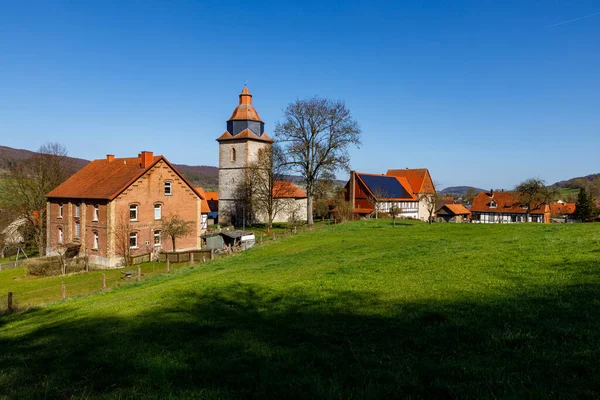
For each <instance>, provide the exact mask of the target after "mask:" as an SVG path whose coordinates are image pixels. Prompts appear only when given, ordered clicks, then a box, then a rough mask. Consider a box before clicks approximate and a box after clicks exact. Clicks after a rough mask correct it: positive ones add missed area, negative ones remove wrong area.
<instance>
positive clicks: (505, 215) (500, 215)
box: [471, 190, 550, 224]
mask: <svg viewBox="0 0 600 400" xmlns="http://www.w3.org/2000/svg"><path fill="white" fill-rule="evenodd" d="M527 211H528V210H527V207H526V206H524V205H522V204H521V203H520V202H519V194H518V193H516V192H494V191H493V190H492V191H489V192H481V193H479V194H478V195H477V196H475V198H474V199H473V202H472V205H471V222H473V223H482V224H501V223H503V224H508V223H516V222H538V223H549V222H550V207H549V206H548V205H547V204H543V205H541V206H540V207H538V208H536V209H534V210H529V219H527Z"/></svg>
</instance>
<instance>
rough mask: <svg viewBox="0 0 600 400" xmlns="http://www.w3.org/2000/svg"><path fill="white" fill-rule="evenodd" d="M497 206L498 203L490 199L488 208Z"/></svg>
mask: <svg viewBox="0 0 600 400" xmlns="http://www.w3.org/2000/svg"><path fill="white" fill-rule="evenodd" d="M497 206H498V203H496V202H495V201H494V200H492V201H491V202H490V208H496V207H497Z"/></svg>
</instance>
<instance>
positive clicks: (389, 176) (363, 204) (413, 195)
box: [345, 168, 435, 221]
mask: <svg viewBox="0 0 600 400" xmlns="http://www.w3.org/2000/svg"><path fill="white" fill-rule="evenodd" d="M434 194H435V187H434V185H433V181H432V180H431V176H430V174H429V171H428V170H427V169H426V168H421V169H404V170H389V171H388V172H387V173H386V174H385V175H382V174H366V173H362V172H361V173H359V172H355V171H351V172H350V180H349V181H348V183H346V186H345V198H346V200H347V201H349V202H351V203H352V206H353V210H354V213H355V214H356V215H358V216H368V215H374V214H375V208H376V207H377V212H378V213H379V212H382V213H389V212H390V211H392V210H393V209H394V208H395V209H396V216H397V217H403V218H414V219H421V220H423V221H426V220H427V219H428V218H429V209H428V207H427V199H426V196H429V195H434Z"/></svg>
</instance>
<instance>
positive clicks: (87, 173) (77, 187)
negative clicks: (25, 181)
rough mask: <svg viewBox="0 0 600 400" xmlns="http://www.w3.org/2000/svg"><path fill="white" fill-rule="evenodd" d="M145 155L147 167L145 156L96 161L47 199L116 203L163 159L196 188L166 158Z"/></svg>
mask: <svg viewBox="0 0 600 400" xmlns="http://www.w3.org/2000/svg"><path fill="white" fill-rule="evenodd" d="M145 155H146V157H147V160H148V161H149V163H148V164H147V165H146V167H145V168H142V165H143V164H142V162H143V157H144V155H142V154H140V156H138V157H135V158H112V157H107V158H104V159H101V160H94V161H92V162H90V163H89V164H88V165H86V166H85V167H83V168H82V169H80V170H79V171H78V172H76V173H75V174H73V175H72V176H71V177H69V178H68V179H67V180H66V181H64V182H63V183H62V184H60V185H59V186H58V187H56V188H55V189H53V190H52V191H50V192H49V193H47V194H46V197H48V198H57V197H58V198H73V199H107V200H113V199H114V198H115V197H117V196H118V195H119V194H121V193H122V192H123V191H124V190H125V189H127V188H128V187H129V186H130V185H131V184H133V183H134V182H135V181H136V180H138V179H139V178H140V177H141V176H142V175H144V174H145V173H146V172H148V171H149V170H150V169H151V168H152V167H154V165H156V163H158V162H159V161H161V160H162V161H164V162H165V163H166V164H167V165H168V166H169V167H171V169H173V171H174V172H175V173H176V174H177V175H179V177H180V178H181V179H182V180H183V181H184V182H185V183H186V184H187V185H188V186H189V187H190V188H192V189H194V187H193V186H192V185H191V184H190V183H189V182H188V181H187V179H185V178H184V177H183V175H181V173H180V172H179V171H178V170H177V169H176V168H175V167H173V165H171V163H170V162H169V161H167V159H166V158H165V157H164V156H152V154H151V153H146V154H145ZM148 156H150V157H151V158H150V157H148ZM201 198H202V197H201Z"/></svg>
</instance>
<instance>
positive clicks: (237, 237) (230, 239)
mask: <svg viewBox="0 0 600 400" xmlns="http://www.w3.org/2000/svg"><path fill="white" fill-rule="evenodd" d="M221 236H223V240H224V241H225V244H226V245H228V246H231V247H235V246H240V247H241V248H242V250H246V249H249V248H250V247H253V246H254V242H255V238H254V233H253V232H248V231H242V230H239V229H236V230H233V231H225V232H221Z"/></svg>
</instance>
